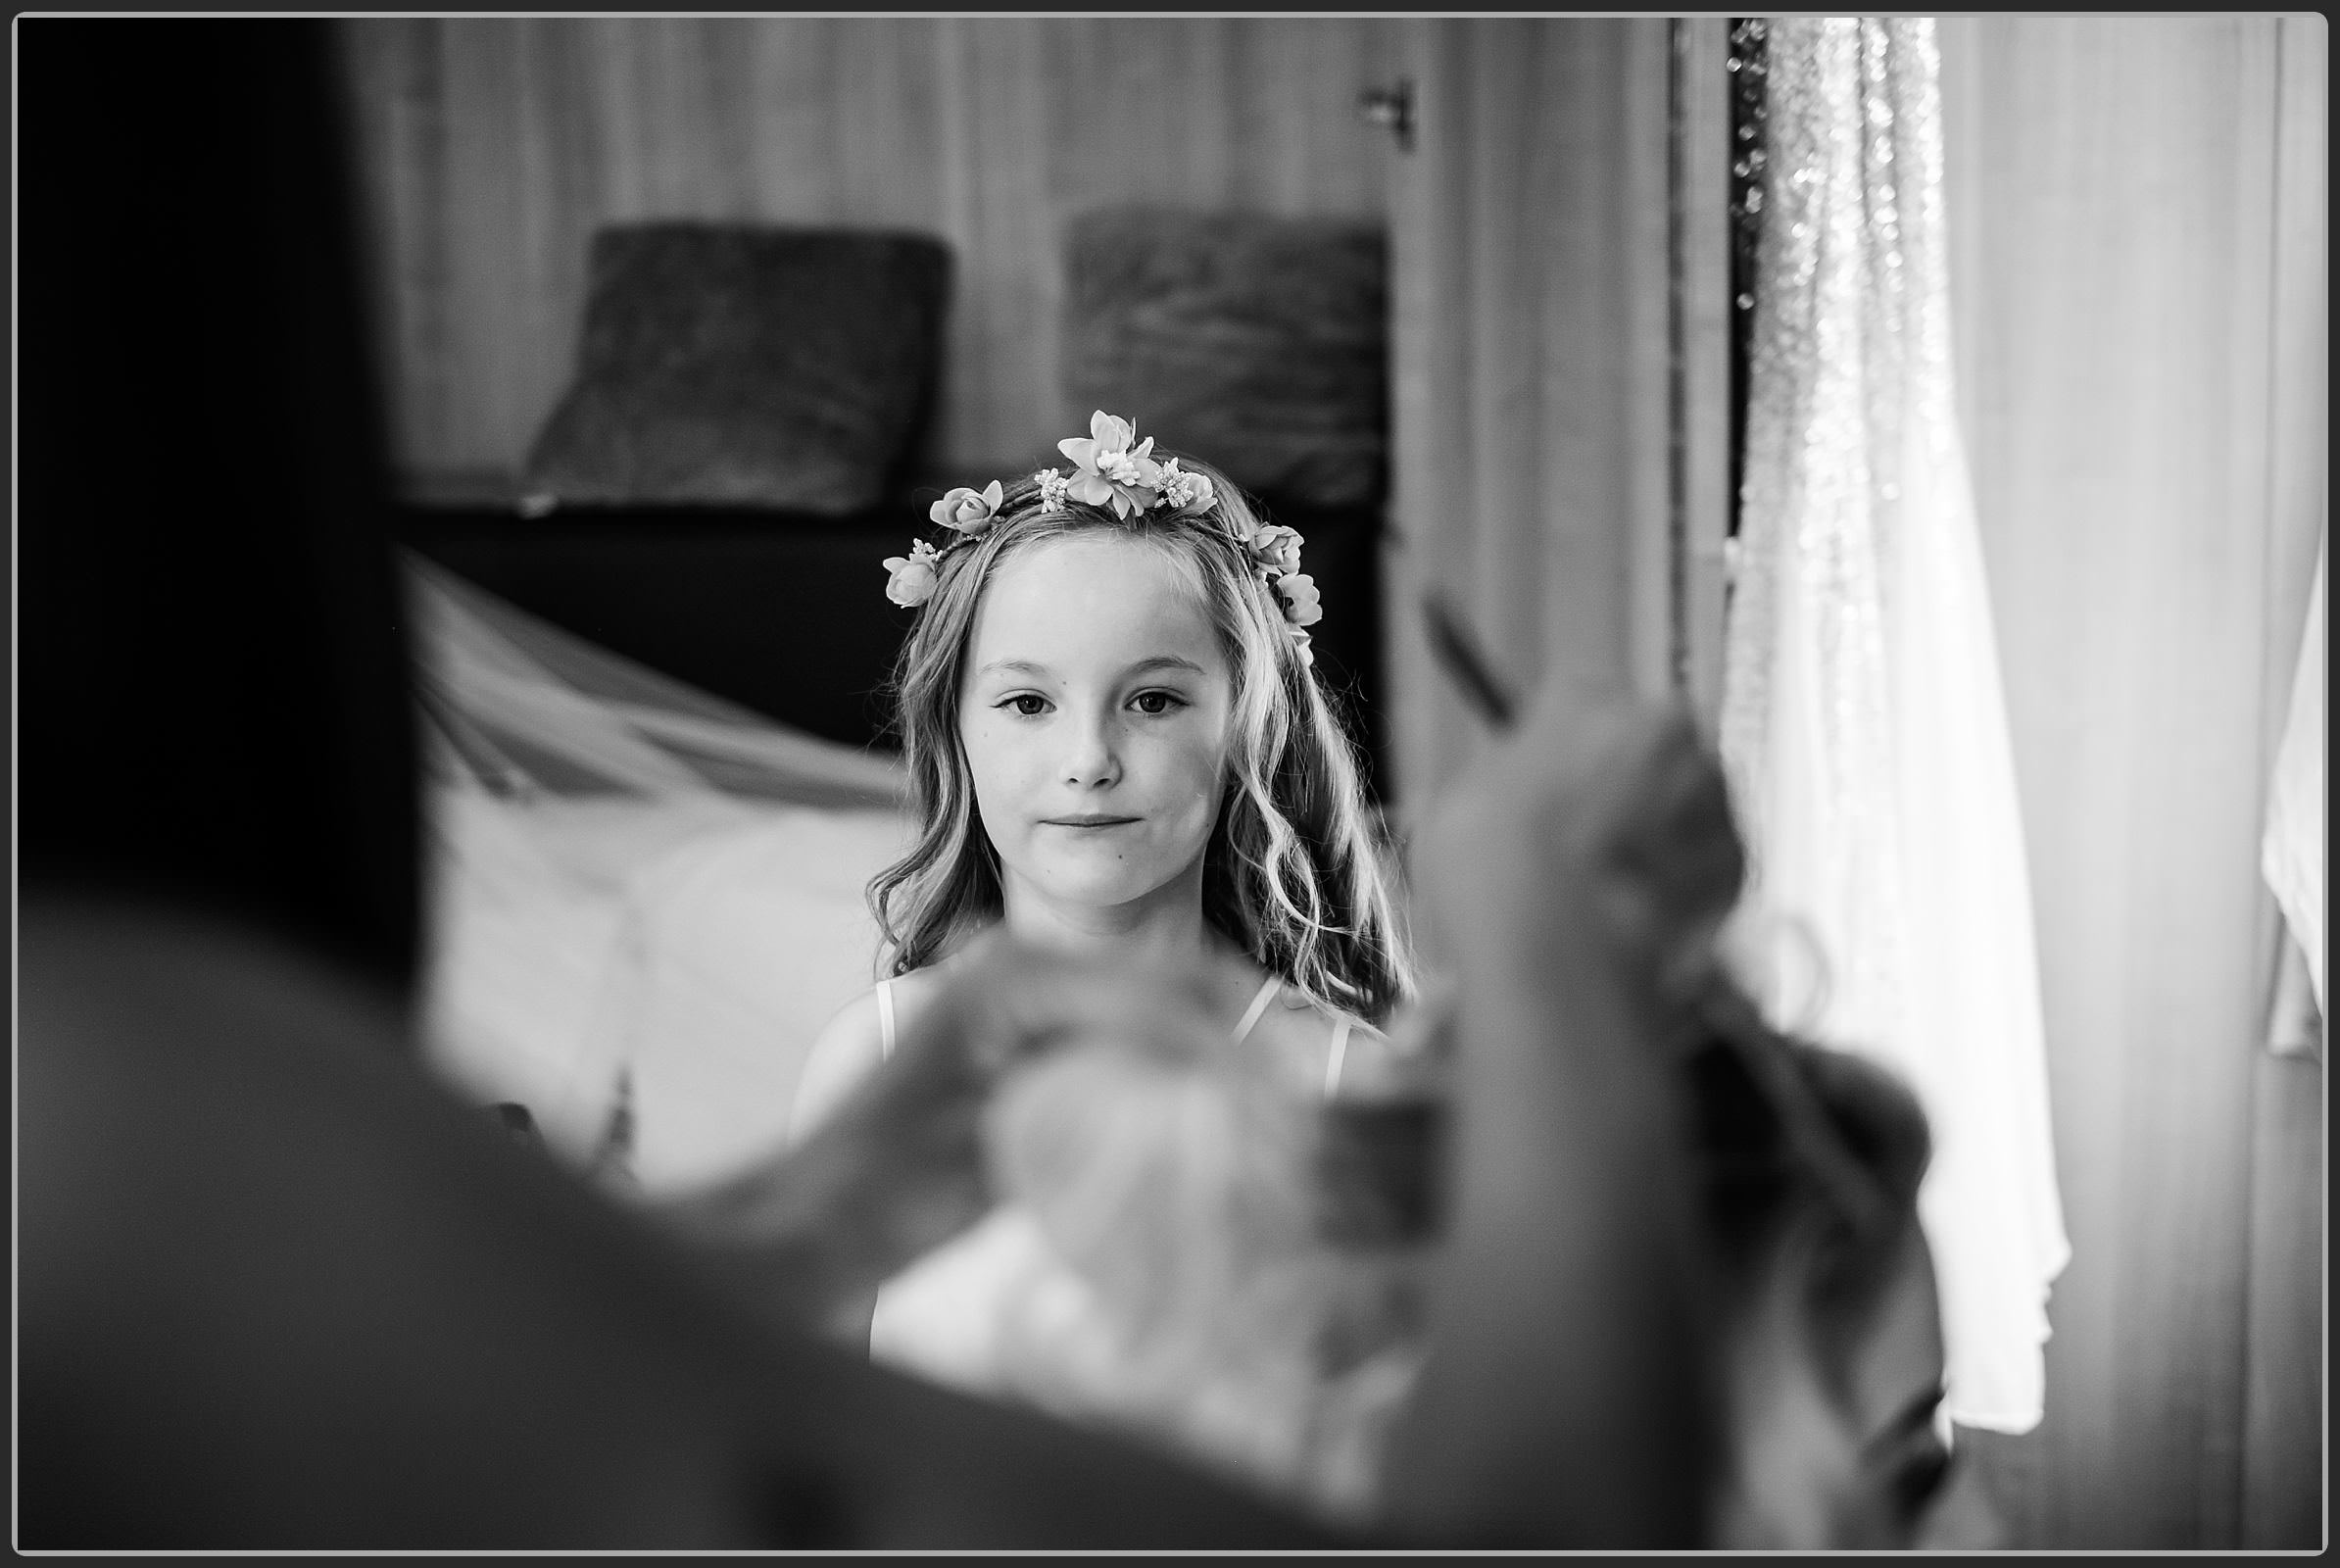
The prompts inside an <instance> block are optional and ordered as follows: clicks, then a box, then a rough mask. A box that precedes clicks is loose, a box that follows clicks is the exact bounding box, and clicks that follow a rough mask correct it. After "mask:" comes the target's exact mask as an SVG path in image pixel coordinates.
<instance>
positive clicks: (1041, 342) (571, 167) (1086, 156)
mask: <svg viewBox="0 0 2340 1568" xmlns="http://www.w3.org/2000/svg"><path fill="white" fill-rule="evenodd" d="M340 25H341V27H342V28H343V36H344V42H345V48H346V53H347V56H348V59H349V64H350V71H351V78H352V80H353V82H354V84H355V86H356V89H357V97H358V100H359V113H360V121H361V125H362V128H363V130H364V132H365V134H364V138H363V143H362V145H363V151H364V161H365V168H366V189H367V192H368V196H369V200H370V203H371V207H372V222H373V227H374V232H375V233H376V235H377V257H378V259H379V261H380V267H379V268H378V280H379V283H380V288H381V299H382V304H383V323H382V330H383V340H384V343H385V345H386V358H387V359H388V361H389V364H390V367H391V370H392V374H393V378H394V382H395V386H394V395H393V398H392V406H393V409H394V411H395V415H396V419H397V427H396V441H397V452H398V456H399V460H400V463H401V466H402V467H403V468H404V469H405V470H406V472H407V473H408V474H409V476H410V478H412V479H420V480H430V481H433V482H443V481H444V479H445V478H446V477H447V476H450V475H456V476H476V478H477V480H478V481H480V482H484V483H486V484H489V485H493V484H496V483H506V482H509V480H510V479H511V477H512V475H513V474H514V473H515V472H516V471H517V469H518V468H519V466H520V465H521V463H522V462H523V461H524V458H525V455H526V452H527V448H528V444H529V443H530V441H532V440H533V439H534V436H535V433H536V431H537V429H538V427H539V426H540V425H541V424H542V422H543V420H544V418H545V417H546V416H547V414H549V413H550V411H551V409H552V406H553V404H554V402H555V401H556V400H557V399H558V397H559V396H560V394H561V389H562V388H563V387H564V386H565V385H566V382H567V378H568V376H569V374H570V371H571V368H572V367H573V361H574V355H575V352H576V339H577V330H578V324H579V319H580V312H581V310H582V307H583V303H584V288H585V260H586V247H587V243H588V241H589V238H590V236H591V234H592V231H593V229H594V228H595V227H596V226H597V225H599V224H601V223H604V222H610V221H638V220H645V219H659V218H697V219H710V220H732V221H768V222H794V223H849V224H856V225H867V226H878V227H900V228H911V229H918V230H922V231H925V232H930V233H935V234H940V235H942V236H943V237H945V238H946V239H948V240H949V241H950V242H951V245H952V246H953V249H954V251H955V252H956V258H957V263H958V276H957V280H956V298H955V302H954V310H953V313H952V316H951V330H950V339H949V343H948V346H947V358H948V368H947V369H946V372H945V374H946V391H945V396H944V399H943V403H942V407H941V410H940V417H939V420H938V428H937V430H936V431H935V433H934V437H933V441H932V450H931V453H930V454H929V456H930V458H931V459H932V460H933V461H935V462H937V463H939V464H941V465H943V466H965V467H975V468H989V467H993V466H1014V465H1020V464H1022V463H1024V462H1026V461H1029V460H1032V459H1035V458H1037V457H1040V456H1044V455H1046V454H1048V452H1050V451H1052V449H1053V444H1054V442H1055V441H1056V439H1057V438H1058V437H1060V436H1062V435H1065V434H1069V433H1073V429H1074V424H1070V423H1067V420H1068V418H1070V419H1072V420H1073V421H1074V423H1077V422H1078V420H1079V419H1080V418H1081V417H1086V415H1087V413H1088V411H1087V410H1085V409H1084V410H1073V411H1068V410H1066V409H1065V408H1064V406H1063V403H1062V400H1061V397H1060V396H1059V394H1058V391H1057V373H1056V365H1057V349H1058V331H1057V320H1056V313H1057V310H1058V308H1059V305H1060V302H1061V294H1062V285H1061V256H1060V244H1061V234H1062V228H1063V223H1064V221H1065V220H1066V219H1067V218H1069V217H1070V216H1072V215H1073V214H1076V213H1078V212H1080V211H1082V210H1084V209H1086V208H1088V207H1091V206H1096V205H1102V204H1104V203H1108V202H1115V201H1159V202H1168V203H1178V204H1184V205H1192V206H1196V207H1202V208H1214V209H1218V208H1247V209H1251V210H1255V211H1264V212H1270V213H1280V214H1292V215H1303V214H1331V215H1343V216H1359V217H1372V216H1378V215H1379V214H1381V213H1382V212H1383V211H1384V208H1385V195H1384V192H1385V187H1386V184H1387V164H1388V159H1389V139H1388V137H1387V136H1386V135H1385V134H1383V133H1381V132H1379V131H1376V130H1374V129H1373V128H1372V127H1370V126H1368V125H1366V124H1365V123H1362V122H1361V121H1360V120H1359V119H1358V117H1357V114H1356V111H1355V103H1356V97H1357V94H1358V92H1359V91H1360V90H1361V89H1362V88H1363V87H1364V86H1366V85H1368V84H1369V83H1370V82H1371V81H1374V80H1377V79H1379V76H1380V74H1381V73H1382V72H1383V69H1384V67H1385V65H1386V63H1387V60H1388V57H1389V49H1388V43H1387V38H1388V33H1389V25H1388V24H1383V23H1379V22H1376V21H1372V20H1370V19H1251V18H1151V19H1147V18H1137V19H1105V18H1048V19H1032V18H1004V17H1002V18H989V17H954V18H875V17H774V18H569V19H527V18H523V19H513V18H463V19H452V18H451V19H435V20H415V19H351V20H347V21H344V22H343V23H342V24H340ZM1137 412H1140V413H1141V414H1142V413H1143V411H1137Z"/></svg>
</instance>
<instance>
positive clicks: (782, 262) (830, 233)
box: [528, 222, 951, 514]
mask: <svg viewBox="0 0 2340 1568" xmlns="http://www.w3.org/2000/svg"><path fill="white" fill-rule="evenodd" d="M950 264H951V255H950V251H949V250H948V249H947V248H946V247H945V246H944V244H943V243H942V242H941V241H940V240H937V239H933V238H930V237H927V236H925V235H919V234H895V233H882V232H877V231H871V230H855V229H810V228H779V227H747V226H742V225H737V224H719V223H683V222H661V223H635V224H622V225H617V226H613V227H609V228H604V229H603V230H601V231H600V232H599V233H597V234H596V235H595V236H594V241H593V252H592V267H591V272H592V275H591V280H590V284H589V290H588V297H587V302H586V307H585V326H584V339H583V343H582V346H581V347H580V350H579V353H578V357H577V358H578V364H577V375H576V380H575V382H574V384H573V385H572V386H571V387H570V388H569V390H568V392H567V395H566V396H564V397H563V398H562V399H561V403H560V405H559V406H558V407H557V408H556V409H555V410H554V412H553V416H552V417H551V419H549V420H548V421H547V422H546V424H545V427H544V430H543V432H542V433H541V434H540V435H539V436H538V437H537V441H536V446H535V449H534V451H533V452H532V453H531V454H530V457H529V464H528V466H529V473H528V484H529V488H530V489H531V491H533V492H536V493H538V494H541V495H546V496H550V497H552V498H554V499H555V500H559V501H597V502H668V503H684V504H700V503H714V504H732V505H741V504H747V505H759V506H772V507H785V508H794V509H798V510H802V511H806V512H819V513H828V514H842V513H849V512H856V511H859V510H861V509H863V508H866V507H869V506H871V505H873V504H875V503H876V502H877V500H878V499H879V497H880V496H881V495H882V494H883V493H884V491H885V489H886V486H887V484H888V482H889V479H890V478H891V476H892V474H893V473H894V471H895V470H896V469H897V468H899V467H900V466H902V464H903V463H904V461H905V460H906V459H907V458H908V457H909V454H910V450H911V448H912V446H913V445H914V443H915V441H916V439H917V436H918V434H919V426H920V425H921V423H922V422H923V419H924V417H925V415H926V413H927V410H928V407H929V401H930V396H931V393H932V390H933V385H934V379H935V368H936V365H937V362H938V359H939V340H940V335H941V331H942V323H943V313H944V309H945V303H946V292H947V290H948V287H949V280H950Z"/></svg>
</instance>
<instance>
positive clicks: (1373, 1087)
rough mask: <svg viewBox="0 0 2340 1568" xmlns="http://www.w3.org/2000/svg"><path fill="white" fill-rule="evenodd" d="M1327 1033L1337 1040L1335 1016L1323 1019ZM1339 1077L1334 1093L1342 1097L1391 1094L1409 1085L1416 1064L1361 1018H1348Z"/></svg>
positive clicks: (1411, 1082)
mask: <svg viewBox="0 0 2340 1568" xmlns="http://www.w3.org/2000/svg"><path fill="white" fill-rule="evenodd" d="M1325 1031H1326V1033H1327V1035H1328V1036H1331V1037H1333V1038H1334V1039H1339V1036H1340V1023H1339V1020H1338V1019H1334V1018H1328V1019H1326V1020H1325ZM1340 1055H1341V1068H1340V1071H1341V1079H1340V1083H1339V1084H1338V1085H1337V1086H1336V1089H1335V1092H1336V1093H1337V1094H1339V1095H1341V1096H1343V1097H1347V1096H1352V1095H1353V1096H1368V1097H1369V1096H1375V1095H1383V1094H1395V1093H1398V1092H1400V1091H1402V1090H1405V1089H1408V1088H1410V1087H1412V1085H1413V1083H1414V1080H1415V1078H1416V1077H1417V1076H1418V1075H1419V1074H1418V1068H1419V1063H1417V1062H1416V1061H1415V1059H1414V1055H1413V1054H1412V1053H1411V1052H1409V1051H1408V1050H1407V1049H1406V1048H1405V1047H1403V1046H1401V1045H1399V1044H1398V1043H1397V1042H1395V1041H1393V1040H1391V1039H1390V1038H1389V1034H1388V1033H1387V1032H1386V1031H1384V1030H1381V1029H1377V1028H1375V1027H1374V1026H1373V1025H1372V1024H1369V1023H1367V1022H1365V1021H1364V1020H1363V1019H1361V1018H1355V1019H1351V1020H1350V1021H1349V1026H1348V1035H1347V1038H1346V1039H1345V1040H1342V1041H1341V1042H1340Z"/></svg>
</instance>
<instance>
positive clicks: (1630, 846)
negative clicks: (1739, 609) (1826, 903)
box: [1414, 685, 1745, 992]
mask: <svg viewBox="0 0 2340 1568" xmlns="http://www.w3.org/2000/svg"><path fill="white" fill-rule="evenodd" d="M1744 873H1745V855H1744V852H1743V850H1742V848H1741V845H1740V842H1739V838H1738V834H1737V831H1736V829H1735V827H1734V826H1733V824H1732V822H1731V810H1730V799H1729V793H1728V790H1727V788H1726V786H1725V782H1724V778H1723V772H1722V767H1721V763H1720V761H1719V760H1717V759H1716V757H1715V755H1714V753H1713V752H1712V751H1711V750H1710V749H1708V747H1707V746H1706V744H1705V743H1704V741H1703V740H1702V739H1701V738H1700V737H1699V735H1698V733H1697V730H1696V728H1695V726H1694V725H1693V724H1692V722H1691V720H1690V717H1689V715H1688V714H1687V713H1686V712H1685V711H1682V709H1680V708H1679V707H1671V706H1669V707H1655V706H1637V707H1629V706H1619V705H1611V706H1602V705H1597V704H1594V703H1592V702H1589V701H1587V700H1585V699H1584V698H1583V697H1581V696H1579V695H1577V694H1575V693H1573V692H1571V691H1569V690H1568V689H1567V688H1565V687H1561V686H1557V685H1555V686H1553V687H1552V688H1550V689H1548V690H1547V691H1546V692H1545V693H1544V694H1543V695H1542V697H1541V698H1540V700H1539V701H1538V702H1537V703H1536V707H1535V708H1534V710H1533V711H1531V712H1530V713H1529V714H1528V716H1527V719H1526V722H1525V723H1524V724H1523V725H1522V727H1521V728H1520V729H1519V730H1517V731H1516V732H1514V733H1512V734H1510V735H1508V736H1504V737H1500V738H1498V739H1497V740H1496V741H1495V742H1494V743H1493V744H1492V745H1491V746H1490V747H1489V748H1488V750H1487V754H1486V755H1485V757H1484V758H1483V759H1482V760H1481V762H1480V764H1479V765H1478V766H1476V767H1474V768H1473V769H1472V771H1471V772H1470V773H1469V774H1467V775H1466V776H1465V777H1464V778H1463V780H1462V781H1461V782H1460V784H1459V785H1458V787H1457V788H1456V789H1455V790H1454V791H1453V792H1452V793H1451V794H1450V795H1449V796H1448V797H1447V798H1446V799H1445V800H1444V801H1442V802H1441V803H1440V804H1439V807H1438V809H1437V811H1436V812H1435V813H1434V814H1433V816H1432V817H1431V820H1430V822H1429V824H1428V826H1427V828H1426V829H1425V831H1424V833H1423V834H1422V836H1421V837H1420V839H1419V840H1418V841H1417V847H1416V852H1415V866H1414V878H1415V881H1416V884H1417V886H1419V887H1420V888H1421V890H1422V895H1423V900H1424V903H1425V905H1426V906H1427V913H1428V916H1429V920H1430V926H1431V931H1432V935H1433V940H1434V942H1436V943H1438V945H1439V946H1440V947H1441V948H1443V949H1445V950H1446V952H1447V954H1448V955H1449V961H1450V964H1451V965H1452V966H1453V967H1457V968H1461V967H1484V966H1486V965H1487V964H1489V963H1499V964H1501V965H1503V966H1505V967H1506V968H1508V969H1514V970H1517V971H1519V972H1523V973H1535V972H1537V971H1539V970H1543V969H1545V968H1546V966H1547V965H1548V964H1549V963H1550V961H1551V960H1553V959H1554V958H1556V957H1557V958H1566V959H1574V958H1576V957H1578V956H1581V955H1582V953H1583V949H1582V947H1581V946H1580V944H1581V941H1582V939H1583V938H1584V936H1586V935H1592V936H1595V937H1596V938H1597V939H1598V940H1599V941H1600V943H1601V945H1602V950H1603V952H1604V953H1606V954H1608V955H1611V956H1616V957H1618V958H1621V959H1623V960H1625V961H1626V963H1627V964H1628V965H1629V966H1630V967H1631V968H1632V969H1633V971H1634V972H1635V973H1637V974H1641V975H1644V976H1648V977H1654V978H1656V979H1657V980H1659V981H1660V982H1661V984H1664V985H1665V986H1666V987H1667V989H1668V990H1669V992H1673V991H1677V990H1686V989H1688V988H1690V987H1692V986H1694V985H1695V984H1696V983H1697V982H1698V981H1700V980H1702V979H1703V978H1705V977H1706V976H1708V975H1709V974H1711V973H1712V971H1713V968H1714V964H1715V956H1714V938H1715V935H1716V932H1717V930H1718V929H1719V928H1720V926H1721V924H1722V922H1723V920H1724V918H1725V916H1727V915H1728V914H1729V913H1730V911H1731V907H1732V905H1733V904H1735V903H1736V901H1737V898H1738V893H1739V887H1740V883H1741V880H1742V878H1743V876H1744Z"/></svg>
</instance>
